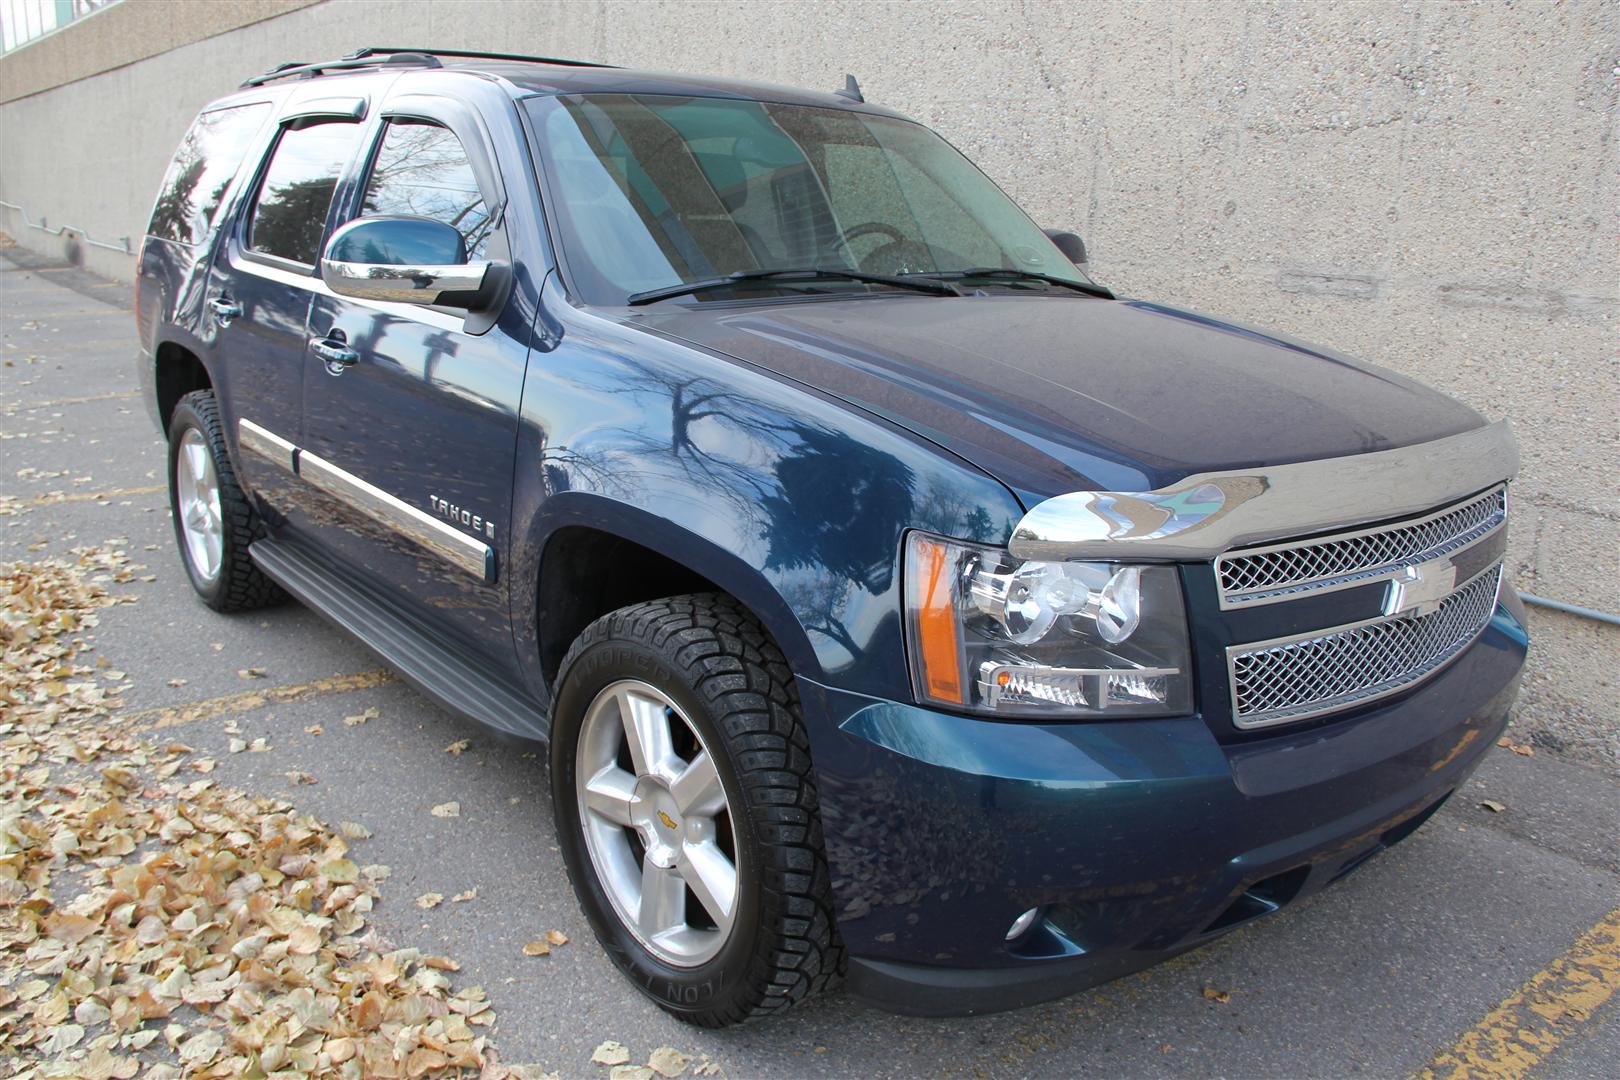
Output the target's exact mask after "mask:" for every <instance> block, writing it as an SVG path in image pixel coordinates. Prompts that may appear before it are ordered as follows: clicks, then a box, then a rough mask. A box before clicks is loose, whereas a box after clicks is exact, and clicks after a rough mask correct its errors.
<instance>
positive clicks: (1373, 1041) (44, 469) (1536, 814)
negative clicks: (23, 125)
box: [0, 248, 1620, 1080]
mask: <svg viewBox="0 0 1620 1080" xmlns="http://www.w3.org/2000/svg"><path fill="white" fill-rule="evenodd" d="M130 306H131V293H130V290H129V288H128V287H127V286H123V285H119V284H116V283H112V282H107V281H103V280H101V279H98V278H95V277H92V276H90V275H88V274H85V273H83V272H81V271H79V270H76V269H73V268H71V267H65V266H55V265H51V264H49V263H46V262H43V261H42V260H40V259H39V258H38V257H35V256H32V255H28V254H26V253H24V252H22V251H21V250H19V249H16V248H9V249H0V495H6V496H11V497H12V498H11V499H10V500H0V560H7V561H8V560H36V559H39V558H43V557H46V556H49V555H61V554H66V552H67V550H68V549H69V548H72V547H75V546H83V545H108V544H111V545H113V546H117V547H120V548H122V549H123V550H125V551H127V552H128V553H129V554H130V556H131V558H132V559H134V561H136V562H138V563H142V564H144V566H145V569H142V570H140V571H138V575H137V579H136V580H135V581H133V582H131V583H129V584H127V585H121V586H117V587H116V589H115V591H117V592H119V593H121V594H123V595H134V596H135V597H136V601H135V602H134V603H131V604H125V605H119V606H116V607H113V608H109V609H107V610H106V611H104V612H103V613H102V615H101V622H100V626H99V627H98V628H97V629H96V630H95V631H94V632H93V634H92V635H91V637H90V643H91V645H92V646H93V647H94V650H95V652H94V653H93V654H92V655H93V656H100V657H102V658H105V660H106V663H107V664H108V665H109V666H111V667H113V668H116V669H120V670H122V671H125V672H127V673H128V679H127V682H128V689H127V690H126V691H125V692H124V694H123V699H124V703H123V705H122V707H121V709H120V710H119V713H120V715H121V716H123V717H124V719H125V721H126V722H127V723H129V724H130V725H131V726H133V727H137V728H146V729H152V730H160V729H162V728H173V729H174V733H175V736H176V737H177V738H178V737H183V738H184V740H185V741H186V742H187V743H188V744H190V745H192V746H194V747H196V748H197V750H198V752H199V753H208V754H211V755H212V756H214V757H215V758H216V759H217V761H218V766H217V770H216V772H215V773H214V774H213V776H214V779H216V780H217V781H218V782H220V783H222V784H228V785H232V786H235V787H240V788H243V789H246V790H248V791H250V792H254V793H259V794H265V795H275V796H278V797H283V798H286V799H289V800H291V801H292V802H293V803H295V804H296V805H297V806H298V807H299V808H300V809H302V810H305V811H308V812H310V813H312V814H315V815H317V816H319V817H321V818H323V819H324V820H326V821H329V822H338V821H354V822H360V823H362V824H364V825H366V826H367V827H369V828H370V829H371V830H372V832H373V834H374V835H373V836H372V838H371V839H369V840H365V841H363V842H362V843H361V844H359V845H358V846H357V847H358V851H359V854H358V856H357V858H359V859H361V860H363V861H365V862H367V863H383V864H387V865H388V866H390V867H391V868H392V875H391V876H390V877H389V878H388V879H387V880H386V881H385V882H384V883H383V886H382V900H381V902H380V903H379V904H378V906H377V910H376V914H375V916H374V920H373V921H374V923H375V925H376V926H377V927H378V928H379V929H380V931H381V932H382V933H384V934H385V935H387V937H388V938H389V939H391V940H392V941H393V943H394V944H396V945H399V946H419V947H421V948H423V949H424V950H427V951H429V952H433V953H446V954H449V955H451V956H453V957H454V958H455V959H456V960H458V961H459V962H460V964H461V972H460V974H459V976H458V979H459V981H461V982H463V983H466V984H478V985H481V986H482V987H483V988H484V989H485V990H486V991H487V992H488V994H489V996H490V999H491V1000H492V1002H493V1004H494V1007H495V1010H496V1014H497V1017H498V1020H497V1022H496V1024H495V1026H494V1032H493V1043H494V1045H495V1046H496V1047H497V1049H498V1053H499V1055H500V1058H501V1060H502V1061H504V1062H508V1063H513V1062H522V1063H534V1064H535V1065H538V1066H540V1067H541V1068H543V1069H544V1070H551V1071H556V1072H557V1073H560V1074H561V1075H562V1076H565V1077H574V1076H580V1077H601V1078H603V1080H607V1077H608V1075H609V1070H608V1069H607V1068H606V1067H604V1066H600V1065H595V1064H592V1063H591V1060H590V1059H591V1055H592V1051H593V1050H594V1049H595V1048H596V1047H597V1046H598V1045H599V1044H600V1043H602V1042H604V1041H605V1040H610V1039H611V1040H616V1041H618V1042H621V1043H624V1044H626V1045H627V1046H628V1047H629V1048H630V1052H631V1055H632V1058H631V1060H632V1061H633V1062H642V1061H645V1060H646V1059H647V1055H648V1053H649V1052H650V1051H652V1050H653V1049H654V1048H655V1047H660V1046H671V1047H674V1048H676V1049H677V1050H680V1051H683V1052H684V1053H687V1054H691V1055H694V1059H695V1060H694V1065H695V1064H698V1063H701V1062H702V1061H703V1060H704V1059H705V1058H706V1059H707V1060H708V1061H709V1062H710V1063H712V1064H713V1065H714V1066H716V1067H717V1069H718V1074H719V1075H724V1076H728V1077H735V1078H741V1077H820V1076H838V1077H843V1076H851V1077H854V1076H859V1077H912V1076H953V1077H964V1076H966V1077H977V1076H1009V1077H1014V1076H1043V1077H1044V1076H1059V1075H1063V1076H1068V1075H1074V1076H1079V1075H1087V1076H1106V1077H1125V1076H1132V1077H1134V1076H1222V1077H1297V1076H1346V1075H1367V1076H1377V1077H1400V1076H1407V1075H1413V1074H1420V1073H1423V1072H1424V1070H1426V1069H1429V1070H1432V1071H1431V1072H1430V1073H1429V1074H1430V1075H1437V1076H1453V1075H1455V1076H1473V1075H1478V1076H1524V1075H1531V1076H1543V1077H1586V1076H1593V1077H1596V1076H1609V1077H1612V1076H1615V1075H1617V1073H1620V1066H1617V1064H1616V1063H1617V1062H1620V992H1617V991H1620V946H1617V944H1616V943H1617V942H1620V910H1617V909H1620V862H1617V847H1620V784H1617V783H1616V780H1615V778H1613V777H1611V776H1609V775H1606V774H1604V773H1602V772H1599V771H1597V770H1594V769H1592V768H1590V767H1588V766H1585V765H1581V764H1576V763H1573V762H1569V761H1563V760H1559V759H1558V758H1557V757H1555V756H1553V755H1551V754H1549V753H1548V752H1547V751H1545V750H1540V751H1537V752H1536V753H1534V754H1533V755H1530V756H1521V755H1520V754H1516V753H1513V752H1511V751H1510V750H1509V749H1506V748H1493V749H1492V750H1491V752H1490V754H1489V757H1488V759H1487V761H1486V763H1485V765H1484V767H1483V768H1482V769H1481V771H1480V772H1479V773H1478V774H1477V775H1476V777H1475V778H1474V779H1473V780H1472V781H1471V782H1470V783H1469V784H1468V785H1467V786H1466V787H1465V788H1464V789H1463V790H1462V791H1460V792H1459V794H1458V796H1457V797H1456V798H1454V799H1453V800H1452V801H1451V802H1450V803H1449V804H1448V805H1447V807H1446V808H1445V809H1444V810H1443V811H1442V812H1441V813H1439V814H1438V815H1436V816H1435V818H1434V819H1433V820H1431V821H1430V822H1429V823H1428V824H1426V825H1425V826H1424V827H1423V828H1422V829H1421V830H1419V831H1418V833H1417V834H1415V835H1414V836H1413V837H1412V838H1411V839H1409V840H1407V841H1406V842H1405V843H1404V844H1402V845H1401V846H1399V847H1398V848H1396V849H1394V850H1392V851H1390V852H1389V853H1387V854H1385V855H1382V856H1380V857H1379V858H1378V859H1376V860H1374V861H1373V862H1372V863H1370V864H1369V865H1368V866H1367V867H1366V868H1365V869H1363V870H1361V871H1360V872H1358V873H1357V874H1355V875H1353V876H1352V877H1350V878H1349V879H1347V880H1346V881H1345V882H1343V883H1342V884H1340V885H1338V886H1336V887H1335V888H1333V889H1330V890H1328V891H1327V892H1325V893H1323V894H1320V895H1318V896H1316V897H1314V898H1312V899H1310V900H1308V901H1306V902H1302V903H1301V904H1299V905H1297V906H1294V907H1291V908H1289V909H1288V910H1287V911H1285V912H1283V913H1282V914H1280V915H1278V916H1276V917H1273V918H1269V919H1265V920H1261V921H1260V922H1258V923H1256V924H1254V925H1252V926H1250V927H1248V928H1246V929H1244V930H1241V931H1239V932H1237V933H1236V934H1233V935H1231V936H1229V937H1226V938H1224V939H1221V940H1220V941H1218V942H1217V943H1215V944H1213V945H1211V946H1209V947H1207V948H1205V949H1202V950H1200V951H1198V952H1194V953H1191V954H1188V955H1186V956H1183V957H1180V958H1178V959H1177V960H1175V961H1173V962H1171V963H1168V964H1164V965H1161V966H1159V967H1157V968H1154V969H1151V970H1149V971H1146V972H1143V973H1141V974H1138V975H1135V976H1131V977H1129V978H1126V979H1123V980H1121V981H1119V982H1116V983H1112V984H1109V985H1107V986H1103V987H1100V988H1097V989H1095V990H1092V991H1088V992H1085V993H1081V994H1079V995H1076V996H1074V997H1072V998H1069V999H1066V1000H1063V1001H1059V1002H1055V1003H1052V1004H1049V1005H1045V1006H1041V1007H1037V1008H1032V1009H1026V1010H1023V1011H1020V1012H1014V1013H1008V1014H1002V1015H997V1016H990V1017H981V1018H972V1019H957V1020H919V1019H907V1018H899V1017H894V1016H890V1015H887V1014H884V1013H880V1012H876V1011H873V1010H871V1009H868V1008H866V1007H864V1006H862V1005H860V1004H858V1003H857V1002H855V1001H853V1000H852V999H851V998H850V997H849V996H848V995H846V994H843V993H836V994H832V995H829V996H827V997H825V998H823V999H820V1000H816V1001H813V1002H811V1003H809V1004H807V1005H806V1006H804V1007H801V1008H799V1009H796V1010H794V1011H793V1012H792V1013H790V1014H788V1015H786V1016H783V1017H780V1018H777V1019H774V1020H771V1021H769V1022H765V1023H760V1024H755V1025H750V1026H745V1027H743V1028H741V1029H734V1030H728V1031H721V1032H705V1031H698V1030H695V1029H691V1028H687V1027H685V1026H683V1025H681V1024H679V1023H676V1022H675V1021H673V1020H672V1019H670V1018H669V1017H667V1016H666V1015H665V1014H664V1013H662V1012H660V1011H659V1010H658V1009H657V1008H655V1007H654V1006H653V1005H652V1004H651V1003H649V1002H648V1001H646V1000H645V999H644V998H642V997H641V995H640V994H638V993H637V992H636V991H635V990H634V989H633V988H632V987H631V986H630V985H629V984H628V983H627V982H626V981H625V980H624V979H623V978H622V977H620V976H619V974H618V973H617V971H616V970H615V969H614V968H613V967H612V965H611V964H610V963H609V961H608V959H607V957H606V955H605V954H604V953H603V952H602V950H601V949H600V948H599V947H598V946H597V944H596V943H595V941H594V939H593V938H592V935H591V932H590V929H589V927H588V926H587V924H586V922H585V920H584V917H583V916H582V914H581V912H580V910H579V907H578V906H577V904H576V903H575V900H574V897H573V893H572V891H571V890H570V888H569V885H568V882H567V879H566V877H565V875H564V872H563V867H562V861H561V858H560V856H559V854H558V851H557V845H556V839H555V836H554V830H553V825H552V821H551V816H550V812H549V794H548V790H547V779H546V776H545V769H544V766H543V760H542V756H541V755H539V754H538V753H537V752H535V751H534V750H525V749H523V748H521V747H514V746H513V745H512V744H509V743H504V742H499V741H497V740H495V739H494V738H493V737H491V736H489V735H488V734H486V733H485V732H483V731H482V730H481V729H480V728H478V727H477V726H475V725H473V724H472V723H470V722H468V721H464V720H462V719H460V718H458V717H455V716H452V715H449V714H447V713H445V712H444V711H442V710H441V709H439V708H437V707H436V706H434V705H433V704H431V703H429V702H428V701H426V700H425V699H423V698H422V697H420V696H419V695H417V694H416V693H415V692H413V691H412V690H411V689H409V688H408V687H407V686H405V685H403V684H402V683H400V682H399V681H397V680H396V679H394V678H393V677H392V676H391V675H390V674H389V672H388V671H387V669H386V668H385V667H384V666H383V665H382V663H381V662H380V661H379V660H378V659H377V658H376V657H375V656H374V655H372V654H371V653H370V652H369V651H367V650H366V649H365V648H364V647H362V646H360V645H358V644H356V643H354V642H353V641H351V640H350V639H348V638H346V637H344V636H343V635H342V634H340V633H339V632H338V631H336V630H334V629H332V628H330V627H329V626H328V625H327V624H326V623H325V622H323V621H322V620H321V619H320V618H319V617H318V616H316V615H315V614H313V613H312V612H310V611H307V610H305V609H304V608H302V607H299V606H297V605H295V604H290V605H288V606H285V607H281V608H277V609H273V610H270V611H265V612H257V613H253V614H249V615H245V616H234V617H231V616H220V615H216V614H214V613H212V612H210V611H209V610H208V609H206V608H205V607H203V606H202V604H201V603H199V602H198V601H197V600H195V598H194V597H193V595H192V593H191V590H190V587H189V585H188V584H187V582H186V578H185V574H184V572H183V570H182V568H181V565H180V561H179V557H178V555H177V553H176V551H175V548H174V539H173V533H172V530H171V525H170V521H169V514H168V509H167V497H166V494H165V489H164V478H163V467H164V453H163V446H162V443H161V442H160V440H159V437H158V433H157V432H156V431H155V429H154V428H153V427H152V425H151V422H150V420H149V419H148V416H147V411H146V408H145V405H144V403H143V402H142V401H141V400H140V399H139V397H138V392H137V386H136V379H135V373H134V370H133V364H132V357H133V350H134V325H133V316H132V314H131V311H130ZM7 506H9V507H10V509H9V510H7V509H6V507H7ZM249 669H259V670H262V676H257V675H253V674H246V675H245V674H243V673H244V672H248V671H249ZM182 680H183V681H182ZM368 710H375V712H368ZM353 716H365V717H367V719H366V720H365V721H364V722H363V723H353V724H346V723H345V722H344V718H345V717H353ZM1616 722H1617V723H1620V718H1617V720H1616ZM257 738H263V739H264V740H265V744H266V745H267V747H268V749H265V750H263V751H262V752H238V753H232V752H230V744H231V740H233V739H242V740H248V741H251V740H253V739H257ZM462 740H466V746H465V749H463V750H462V751H461V752H459V753H456V752H451V751H449V750H447V748H449V747H453V746H454V745H455V744H458V743H460V742H461V741H462ZM289 773H292V774H295V775H296V774H298V773H303V774H307V777H309V778H313V780H314V783H308V782H298V783H294V782H293V781H292V780H290V779H289V775H288V774H289ZM299 779H300V781H302V780H304V779H305V778H299ZM451 801H454V802H458V803H459V804H460V815H459V817H453V818H446V817H438V816H434V815H433V814H432V813H431V812H430V811H431V809H432V808H433V807H434V806H436V805H439V804H443V803H446V802H451ZM1487 802H1488V803H1490V804H1492V806H1495V807H1500V809H1489V808H1487V807H1486V806H1485V805H1484V804H1485V803H1487ZM471 889H476V890H477V892H476V895H474V896H473V897H472V898H471V899H469V900H463V901H459V902H451V901H450V900H449V899H446V900H445V902H444V903H442V904H440V905H439V906H438V907H435V908H432V909H429V910H424V909H422V908H419V907H418V906H417V905H416V904H415V902H414V901H415V898H416V897H418V896H420V895H421V894H424V893H429V892H436V893H440V894H442V895H443V896H444V897H446V898H449V897H452V896H455V895H457V894H462V893H464V892H466V891H467V890H471ZM549 930H560V931H562V932H563V933H564V934H566V935H567V936H568V938H569V943H568V944H567V945H565V946H562V947H559V948H556V949H554V950H553V952H552V954H551V955H549V956H543V957H531V956H526V955H524V953H523V951H522V947H523V945H524V943H526V942H529V941H533V940H535V939H536V938H540V937H543V936H544V935H545V933H546V932H547V931H549Z"/></svg>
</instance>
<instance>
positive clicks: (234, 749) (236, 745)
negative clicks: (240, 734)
mask: <svg viewBox="0 0 1620 1080" xmlns="http://www.w3.org/2000/svg"><path fill="white" fill-rule="evenodd" d="M247 746H248V744H247V740H246V739H236V738H233V739H232V740H231V741H230V743H229V745H228V749H229V750H230V752H231V753H233V754H240V753H241V752H242V751H244V750H246V749H247Z"/></svg>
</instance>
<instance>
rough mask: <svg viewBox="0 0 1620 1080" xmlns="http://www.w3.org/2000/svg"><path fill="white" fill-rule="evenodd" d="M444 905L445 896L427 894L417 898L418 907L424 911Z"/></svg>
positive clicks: (434, 893)
mask: <svg viewBox="0 0 1620 1080" xmlns="http://www.w3.org/2000/svg"><path fill="white" fill-rule="evenodd" d="M442 903H444V896H443V895H442V894H440V893H436V892H425V893H423V894H422V895H421V896H418V897H417V898H416V906H417V907H419V908H421V909H422V910H424V911H426V910H427V909H428V908H436V907H438V906H439V905H440V904H442Z"/></svg>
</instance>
